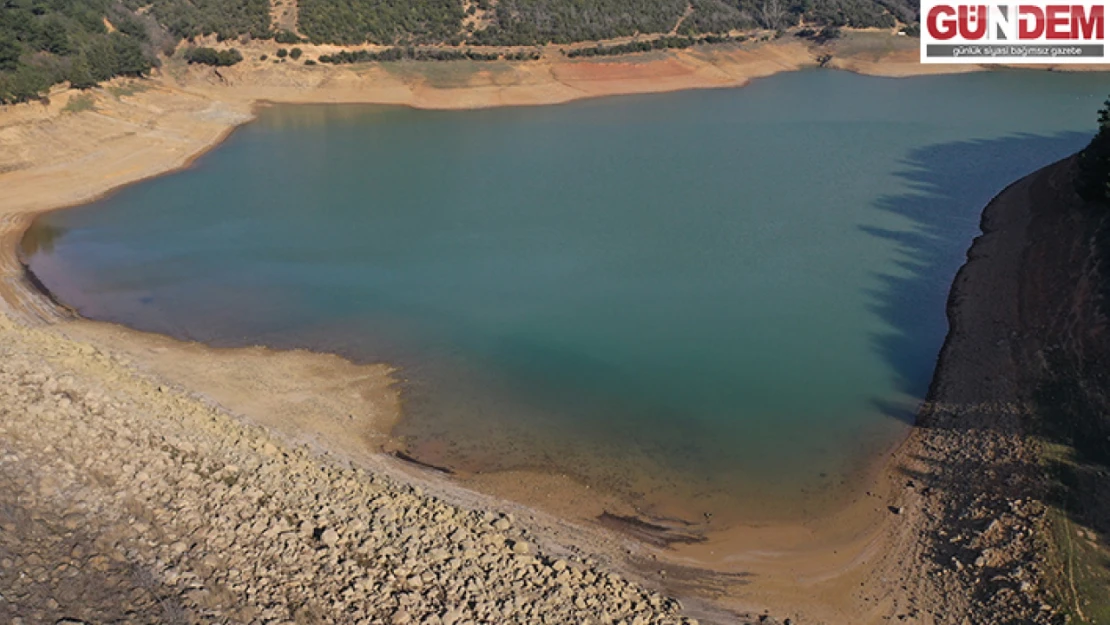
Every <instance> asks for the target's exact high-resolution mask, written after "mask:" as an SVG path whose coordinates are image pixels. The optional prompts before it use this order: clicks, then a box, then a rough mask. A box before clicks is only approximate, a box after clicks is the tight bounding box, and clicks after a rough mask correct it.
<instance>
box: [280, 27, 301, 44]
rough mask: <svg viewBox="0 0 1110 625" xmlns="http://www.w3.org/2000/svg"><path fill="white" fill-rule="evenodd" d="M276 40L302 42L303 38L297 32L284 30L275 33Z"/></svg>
mask: <svg viewBox="0 0 1110 625" xmlns="http://www.w3.org/2000/svg"><path fill="white" fill-rule="evenodd" d="M274 41H276V42H277V43H301V42H302V41H303V39H301V38H300V37H298V36H297V34H296V33H292V32H289V31H288V30H282V31H279V32H278V33H277V34H275V35H274Z"/></svg>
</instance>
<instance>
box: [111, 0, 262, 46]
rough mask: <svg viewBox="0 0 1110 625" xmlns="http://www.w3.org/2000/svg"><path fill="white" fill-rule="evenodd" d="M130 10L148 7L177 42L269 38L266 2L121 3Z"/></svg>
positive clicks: (164, 0)
mask: <svg viewBox="0 0 1110 625" xmlns="http://www.w3.org/2000/svg"><path fill="white" fill-rule="evenodd" d="M124 3H125V4H126V6H127V7H128V8H130V9H132V10H138V9H139V8H141V7H144V6H149V7H150V8H149V10H148V14H149V15H151V16H153V17H154V18H155V19H156V20H158V23H160V24H162V25H163V26H164V27H165V28H166V29H167V30H169V32H171V33H173V34H174V35H175V36H176V37H177V38H178V39H191V38H193V37H200V36H203V35H216V36H217V37H218V38H219V39H220V40H221V41H223V40H225V39H232V38H235V37H238V36H239V35H244V34H249V35H251V36H252V37H256V38H266V37H269V36H270V34H271V33H270V3H269V2H268V0H154V1H153V2H151V1H150V0H124Z"/></svg>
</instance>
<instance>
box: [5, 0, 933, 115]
mask: <svg viewBox="0 0 1110 625" xmlns="http://www.w3.org/2000/svg"><path fill="white" fill-rule="evenodd" d="M464 8H465V9H466V10H465V11H464ZM298 10H299V13H298V24H299V28H300V29H301V33H302V34H303V35H305V36H306V37H302V36H301V35H300V34H297V33H294V32H291V31H289V30H280V31H278V32H274V31H273V30H272V25H271V21H270V13H269V11H270V6H269V2H268V0H0V104H3V103H10V102H21V101H26V100H32V99H37V98H42V97H44V95H45V93H46V92H47V90H48V89H49V88H50V87H51V86H52V85H55V84H58V83H61V82H66V81H68V82H69V83H70V84H71V85H72V86H73V87H75V88H78V89H87V88H90V87H93V86H95V85H97V84H98V83H100V82H103V81H104V80H107V79H109V78H113V77H115V76H135V77H141V76H144V75H146V74H148V73H149V72H150V70H151V69H152V68H153V67H154V66H156V65H157V64H158V59H159V55H160V54H165V55H169V54H172V53H173V51H174V50H175V49H176V47H177V45H178V43H179V42H180V41H181V40H182V39H185V40H188V41H189V42H190V43H193V42H194V41H195V39H196V38H197V37H201V36H215V37H216V38H217V39H218V40H221V41H223V40H230V39H237V38H238V39H242V40H244V41H245V40H246V38H256V39H257V38H263V39H264V38H273V39H274V40H275V41H276V42H277V43H279V44H285V45H296V44H299V43H302V42H305V41H310V42H312V43H336V44H361V43H366V42H372V43H377V44H382V45H387V46H392V47H391V48H390V49H389V50H387V51H384V52H378V53H375V54H374V55H371V56H366V55H363V54H361V53H358V54H357V55H356V56H353V57H351V56H344V55H343V54H337V55H332V56H331V59H330V60H324V59H320V60H322V61H324V62H334V63H347V62H357V61H363V60H399V59H403V58H404V59H417V60H457V59H469V60H498V59H505V60H516V61H523V60H529V59H533V58H538V53H536V52H533V51H531V50H523V51H520V50H518V51H515V52H501V51H497V52H492V51H485V52H483V51H475V50H473V49H467V50H463V49H460V48H458V47H456V46H459V45H462V44H469V45H471V46H485V45H497V46H513V47H517V46H529V47H531V46H538V45H544V44H548V43H558V44H570V43H576V42H582V41H597V40H603V39H612V38H618V37H631V36H639V35H646V36H649V37H651V39H650V42H649V43H645V42H643V41H638V42H633V43H626V44H621V45H612V46H602V45H598V46H595V47H593V48H586V49H584V50H582V51H578V50H576V51H574V52H573V53H571V56H606V55H615V54H627V53H632V52H641V51H646V50H649V49H650V50H658V49H663V48H672V47H687V46H689V45H694V44H697V43H714V42H718V41H733V40H736V38H735V37H733V36H732V34H733V33H735V32H737V31H751V30H754V29H766V30H770V31H774V32H775V33H776V36H777V37H781V36H782V35H783V34H784V33H785V32H787V31H786V29H788V28H792V27H794V26H796V25H797V24H799V23H800V22H801V21H803V20H804V21H805V23H806V24H809V25H811V26H812V28H813V29H821V28H822V27H825V26H852V27H868V26H884V27H885V26H892V25H894V24H895V23H896V20H900V21H901V22H904V23H906V24H908V26H907V27H906V28H905V29H904V30H905V32H907V33H916V32H917V26H916V24H915V23H914V20H915V19H916V5H913V4H910V3H909V2H907V0H689V2H687V0H590V1H589V2H585V1H584V0H499V1H498V2H496V3H494V2H492V1H491V0H474V2H467V3H464V1H463V0H300V2H299V8H298ZM479 11H481V13H482V19H481V21H480V22H479V25H478V26H477V27H475V24H469V25H468V26H467V27H466V28H464V27H463V18H464V17H465V16H466V15H467V14H470V15H475V14H478V12H479ZM814 32H816V33H818V35H816V36H814V37H813V38H814V40H815V41H817V42H819V43H821V42H824V41H828V40H829V39H831V38H832V37H829V36H825V35H826V34H828V33H831V32H834V31H829V30H828V29H827V28H825V29H823V30H814ZM672 33H673V34H672ZM660 35H662V37H660ZM717 38H719V39H717ZM768 38H769V37H765V38H764V39H768ZM445 45H446V46H450V47H451V49H450V50H443V49H441V50H439V51H432V50H429V49H426V48H428V47H429V46H445ZM236 56H237V53H234V54H233V53H231V52H220V53H217V52H215V51H213V50H212V49H211V48H200V47H198V48H193V49H192V50H190V51H189V52H187V57H186V58H187V59H188V60H189V61H190V62H191V63H201V64H206V65H213V66H223V65H229V64H232V63H235V62H238V60H239V59H236V58H235V57H236ZM287 56H290V57H291V58H292V59H294V60H297V59H299V49H298V48H293V49H292V51H289V50H282V51H279V53H278V58H280V59H284V58H286V57H287Z"/></svg>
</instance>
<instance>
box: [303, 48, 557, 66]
mask: <svg viewBox="0 0 1110 625" xmlns="http://www.w3.org/2000/svg"><path fill="white" fill-rule="evenodd" d="M539 58H540V53H539V51H537V50H524V51H518V52H482V51H479V50H471V49H465V50H456V49H442V48H438V49H437V48H415V47H412V46H409V47H394V48H387V49H385V50H382V51H380V52H371V51H369V50H354V51H347V50H344V51H343V52H337V53H335V54H324V55H321V56H320V58H319V61H320V62H321V63H332V64H335V65H340V64H344V63H369V62H372V61H401V60H406V59H407V60H413V61H498V60H505V61H535V60H538V59H539Z"/></svg>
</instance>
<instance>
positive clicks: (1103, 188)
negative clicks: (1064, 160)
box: [1075, 99, 1110, 202]
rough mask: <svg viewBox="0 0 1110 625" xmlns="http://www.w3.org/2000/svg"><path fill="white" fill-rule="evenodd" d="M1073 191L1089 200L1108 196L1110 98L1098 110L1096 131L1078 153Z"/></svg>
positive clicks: (1102, 200)
mask: <svg viewBox="0 0 1110 625" xmlns="http://www.w3.org/2000/svg"><path fill="white" fill-rule="evenodd" d="M1077 161H1078V162H1077V166H1078V172H1077V175H1076V178H1075V191H1076V192H1077V193H1078V194H1079V196H1080V197H1082V198H1083V199H1085V200H1087V201H1090V202H1105V201H1106V200H1107V198H1110V99H1107V100H1106V101H1105V102H1103V103H1102V108H1101V109H1099V111H1098V132H1097V133H1096V134H1095V136H1094V138H1093V139H1091V142H1090V143H1089V144H1087V147H1086V148H1084V149H1083V151H1082V152H1080V153H1079V157H1078V159H1077Z"/></svg>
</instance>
